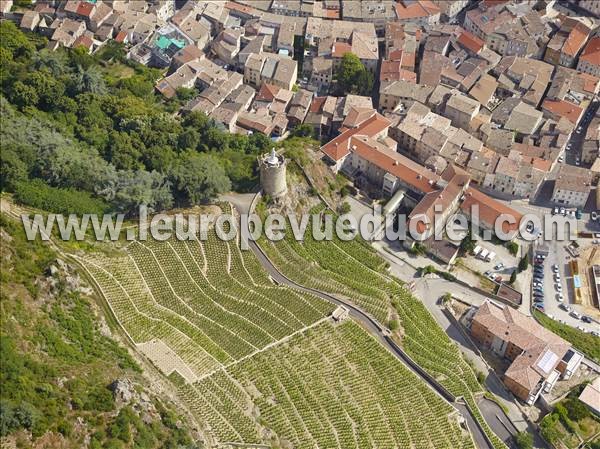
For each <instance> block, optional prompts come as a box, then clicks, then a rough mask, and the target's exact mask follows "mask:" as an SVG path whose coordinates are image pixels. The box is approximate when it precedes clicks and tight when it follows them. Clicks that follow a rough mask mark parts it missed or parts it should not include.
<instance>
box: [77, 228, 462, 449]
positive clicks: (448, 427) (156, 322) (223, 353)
mask: <svg viewBox="0 0 600 449" xmlns="http://www.w3.org/2000/svg"><path fill="white" fill-rule="evenodd" d="M366 249H367V250H368V248H366ZM360 250H361V251H362V249H360ZM78 257H79V260H80V261H81V263H82V265H83V266H85V267H86V269H87V271H88V273H89V274H90V275H91V276H92V277H93V278H94V280H95V281H96V283H97V286H98V287H99V289H100V290H101V291H102V293H103V295H104V297H105V298H106V300H107V302H108V304H109V306H110V308H111V309H112V311H113V313H114V315H115V317H116V319H117V321H118V322H119V323H120V325H121V326H122V327H123V329H124V330H125V331H126V332H127V334H128V335H129V337H130V338H131V340H132V341H133V342H134V343H135V344H136V345H137V346H138V349H139V350H140V351H141V352H143V353H144V354H145V355H146V356H147V357H148V358H149V359H150V360H151V361H152V362H153V363H154V364H155V365H156V366H157V367H158V368H159V369H160V370H162V371H163V372H164V373H165V375H167V376H169V378H170V379H171V380H172V382H173V383H174V384H175V385H176V387H177V389H178V391H179V393H180V396H181V397H182V398H184V400H185V402H186V403H187V404H188V408H189V409H190V410H191V411H192V413H193V414H194V415H195V416H196V417H197V418H198V421H199V423H201V426H202V430H203V432H204V434H205V436H206V439H207V442H209V443H211V444H213V443H226V442H236V443H266V444H275V445H282V444H284V443H286V442H287V443H288V444H289V445H291V446H289V447H294V448H314V447H321V448H344V449H346V448H361V449H362V448H370V447H373V448H394V447H414V448H471V447H473V442H472V439H471V436H470V435H469V434H468V433H467V432H466V431H465V430H464V429H462V428H461V427H460V426H459V424H458V423H457V420H456V413H455V411H454V409H453V408H452V407H451V406H450V405H449V404H447V403H446V402H445V401H443V400H442V399H441V398H440V397H439V396H438V395H437V394H436V393H435V392H434V391H433V390H432V389H431V388H430V387H429V386H427V385H426V384H425V383H424V382H423V381H422V380H421V379H419V378H418V377H417V376H416V375H415V374H413V373H412V372H411V371H409V370H408V369H407V368H406V367H405V366H404V365H403V364H401V363H400V362H399V361H398V360H397V359H396V358H394V357H393V356H392V355H391V354H390V353H388V352H387V350H386V349H384V348H383V347H382V346H381V345H380V344H379V343H378V342H377V341H376V340H375V339H374V338H372V337H371V336H369V334H367V333H366V331H364V330H363V329H362V328H361V327H360V326H358V325H357V324H355V323H354V322H352V321H346V322H343V323H342V324H334V323H333V321H332V320H331V318H330V317H329V315H330V314H331V312H332V310H333V306H332V305H331V304H329V303H328V302H325V301H323V300H321V299H320V298H318V297H315V296H311V295H308V294H303V293H299V292H297V291H293V290H291V289H289V288H286V287H283V286H276V285H274V284H273V283H272V282H271V280H270V279H269V277H268V276H267V274H266V273H265V272H264V271H263V269H262V267H261V266H260V264H259V262H258V260H257V259H256V258H255V257H254V255H253V254H252V253H251V252H249V251H245V252H242V251H240V250H239V248H238V246H237V245H236V244H235V243H234V242H222V241H220V240H218V239H217V238H216V236H215V235H214V234H213V233H211V234H210V235H209V239H208V240H207V241H206V242H202V243H200V242H198V241H187V242H184V241H178V240H169V241H165V242H157V241H146V242H133V243H131V244H130V245H129V246H128V247H127V249H126V250H125V251H122V252H118V253H115V254H102V253H92V254H86V255H85V256H78ZM346 257H347V255H346ZM373 261H375V259H373ZM304 263H305V262H304ZM319 270H320V268H319ZM369 272H370V271H369ZM341 279H342V278H341V277H340V281H341ZM336 282H337V281H336ZM339 285H340V286H342V284H341V282H340V284H339ZM344 288H345V289H346V291H352V290H351V289H350V287H344ZM365 297H366V294H365ZM383 301H385V298H383V297H381V298H379V297H378V298H376V300H375V301H372V302H371V303H370V304H371V306H372V310H373V311H374V313H375V312H376V311H377V310H380V315H383V311H384V310H385V306H384V302H383Z"/></svg>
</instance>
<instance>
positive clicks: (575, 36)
mask: <svg viewBox="0 0 600 449" xmlns="http://www.w3.org/2000/svg"><path fill="white" fill-rule="evenodd" d="M589 35H590V29H589V28H588V27H586V26H585V25H584V24H583V23H580V22H579V23H577V25H575V26H574V27H573V29H572V30H571V32H570V33H569V37H567V40H566V41H565V44H564V45H563V48H562V52H563V53H566V54H567V55H569V56H572V57H575V56H576V55H577V53H579V50H581V47H583V44H584V43H585V40H586V39H587V38H588V36H589Z"/></svg>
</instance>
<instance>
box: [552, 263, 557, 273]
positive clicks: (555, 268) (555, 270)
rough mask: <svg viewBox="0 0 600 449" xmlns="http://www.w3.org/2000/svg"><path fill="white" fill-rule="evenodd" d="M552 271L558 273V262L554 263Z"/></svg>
mask: <svg viewBox="0 0 600 449" xmlns="http://www.w3.org/2000/svg"><path fill="white" fill-rule="evenodd" d="M552 271H554V272H555V273H558V264H557V263H555V264H554V265H552Z"/></svg>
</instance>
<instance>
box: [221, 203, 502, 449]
mask: <svg viewBox="0 0 600 449" xmlns="http://www.w3.org/2000/svg"><path fill="white" fill-rule="evenodd" d="M255 195H256V194H243V195H238V194H235V195H223V196H222V197H221V198H220V199H221V200H223V201H227V202H229V203H231V204H232V205H233V206H234V207H235V209H236V210H237V211H238V213H240V214H244V213H245V214H247V213H249V211H250V209H251V208H252V202H253V199H254V197H255ZM249 247H250V250H251V251H252V252H253V253H254V254H255V255H256V257H257V258H258V260H259V262H260V264H261V265H262V266H263V268H264V269H265V270H266V271H267V273H269V276H271V279H272V280H273V282H275V283H277V284H282V285H286V286H288V287H291V288H294V289H296V290H299V291H302V292H305V293H309V294H312V295H315V296H318V297H319V298H322V299H324V300H326V301H328V302H330V303H332V304H335V305H337V306H343V307H345V308H346V309H348V312H349V314H350V316H351V317H352V318H353V319H354V320H355V321H357V322H358V323H360V324H361V325H362V326H363V328H364V329H365V330H367V331H368V332H369V333H370V334H371V335H372V336H373V337H374V338H375V339H377V340H378V341H379V342H380V343H381V344H382V345H383V346H384V347H385V348H387V349H388V350H389V351H390V352H391V353H392V354H393V355H394V356H395V357H396V358H397V359H399V360H400V362H401V363H403V364H404V365H405V366H407V367H408V368H409V369H410V370H411V371H412V372H413V373H415V374H416V375H417V376H419V377H420V378H421V379H423V381H425V383H426V384H427V385H429V387H431V388H432V389H433V390H434V391H435V392H436V393H437V394H438V395H439V396H441V397H442V399H444V400H445V401H447V402H448V403H449V404H450V405H451V406H452V407H453V408H454V409H456V410H457V411H458V412H459V413H460V414H461V415H462V417H463V418H464V419H465V420H466V423H467V426H468V428H469V431H470V432H471V435H472V436H473V439H474V441H475V444H476V445H477V447H478V448H479V449H493V445H492V444H491V442H490V441H489V439H488V437H487V435H485V433H484V432H483V430H482V428H481V427H480V425H479V424H478V423H477V421H476V420H475V417H474V416H473V414H472V412H471V410H470V409H469V408H468V407H467V406H466V405H465V404H464V403H462V402H457V401H456V398H455V397H454V396H452V395H451V394H450V393H449V392H448V391H447V390H446V389H445V388H444V387H442V386H441V385H440V384H439V383H438V382H437V381H436V380H435V379H433V378H432V377H431V376H430V375H429V374H428V373H427V372H426V371H425V370H423V369H422V368H421V367H420V366H419V365H417V364H416V363H415V362H414V361H413V360H412V359H411V358H410V357H409V356H408V355H407V354H406V353H405V352H404V351H403V350H402V348H400V346H398V344H397V343H396V342H395V341H394V340H392V338H391V337H390V336H389V331H387V330H386V329H385V328H384V327H382V326H381V325H380V324H379V323H378V322H377V321H376V320H375V319H374V318H372V317H371V316H370V315H368V314H367V313H365V312H363V311H362V310H361V309H360V308H358V307H356V306H355V305H353V304H351V303H349V302H346V301H344V300H342V299H340V298H338V297H336V296H333V295H330V294H328V293H326V292H323V291H320V290H317V289H313V288H310V287H306V286H304V285H301V284H298V283H296V282H295V281H293V280H291V279H290V278H288V277H287V276H285V275H284V274H283V273H281V272H280V271H279V270H278V269H277V268H276V267H275V266H274V265H273V263H272V262H271V260H270V259H269V258H268V257H267V255H266V254H265V253H264V252H263V250H262V249H261V248H260V246H259V245H258V244H257V243H256V242H254V241H253V240H250V241H249ZM501 414H503V413H501ZM484 416H485V415H484ZM504 418H505V421H507V422H508V423H510V420H509V419H508V417H506V416H505V415H504ZM486 422H487V418H486ZM487 424H488V425H489V426H490V427H491V428H492V429H494V432H495V433H496V434H497V435H499V436H500V437H501V438H502V437H504V438H502V439H503V440H504V441H505V443H507V444H509V443H510V442H509V441H507V440H510V433H508V432H507V430H506V428H505V426H504V423H503V422H502V421H500V420H499V419H498V420H496V419H495V420H493V422H487ZM510 424H512V423H510ZM512 428H513V429H514V426H512ZM507 435H508V438H507Z"/></svg>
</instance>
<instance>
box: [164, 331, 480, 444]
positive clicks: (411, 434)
mask: <svg viewBox="0 0 600 449" xmlns="http://www.w3.org/2000/svg"><path fill="white" fill-rule="evenodd" d="M369 379H370V381H369ZM173 380H174V382H175V383H177V384H178V385H179V388H180V389H181V390H182V392H183V395H185V396H186V397H187V399H188V401H189V402H190V403H191V404H193V405H192V407H193V410H194V412H195V413H197V414H198V415H200V416H201V417H202V418H203V419H204V420H206V421H207V422H209V423H210V425H211V427H212V428H213V429H216V431H217V433H218V436H219V438H220V439H221V441H245V442H259V441H267V442H269V443H277V444H278V445H282V444H283V443H287V446H286V447H294V448H315V447H320V448H344V449H351V448H357V449H358V448H360V449H362V448H408V447H414V448H461V447H462V448H465V447H473V443H472V440H471V438H470V436H469V435H468V434H467V433H464V432H463V431H461V429H460V427H459V426H458V424H457V421H456V420H455V419H454V418H455V415H453V409H452V407H451V406H450V405H448V404H447V403H445V402H444V401H442V400H441V399H440V398H439V397H438V396H437V395H436V394H435V393H434V392H433V390H431V389H430V388H429V387H428V386H426V385H425V384H424V383H423V382H421V381H420V380H419V379H418V378H417V377H416V376H415V375H414V374H413V373H412V372H410V371H408V370H407V369H406V368H405V367H404V366H403V365H402V364H400V363H399V362H398V361H397V360H396V359H395V358H394V357H393V356H392V355H391V354H389V353H388V352H387V351H386V350H384V349H383V348H382V347H381V346H380V345H379V343H377V341H375V340H374V339H373V338H372V337H370V336H368V335H367V334H366V333H365V332H364V331H363V330H362V329H361V328H360V327H359V326H358V325H356V324H354V323H353V322H351V321H347V322H345V323H343V324H341V325H339V326H337V327H334V326H333V325H332V324H331V322H324V323H321V324H319V325H317V326H315V327H314V328H312V329H310V330H308V331H306V332H304V333H302V334H298V335H296V336H294V337H293V338H292V339H290V340H289V341H288V342H286V343H284V344H282V345H279V346H277V347H275V348H272V349H269V350H268V351H264V352H261V353H258V354H256V355H255V356H253V357H250V358H248V359H245V360H243V361H241V362H239V363H235V364H232V365H231V366H229V367H228V368H227V369H224V370H222V371H219V372H217V373H215V374H213V375H211V376H209V377H207V378H205V379H203V380H201V381H200V382H197V383H195V384H193V385H189V384H185V383H183V382H182V380H181V378H179V379H178V380H177V379H173ZM252 404H254V407H255V408H254V409H253V408H252ZM258 414H260V415H259V416H260V418H259V419H260V422H262V423H264V424H265V427H266V428H268V429H270V431H269V432H265V433H263V435H262V436H261V435H260V434H259V433H257V431H256V429H255V428H254V427H253V424H252V415H254V416H255V417H257V418H258ZM234 423H235V424H234ZM274 435H278V436H279V438H275V436H274ZM289 444H291V445H292V446H289Z"/></svg>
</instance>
